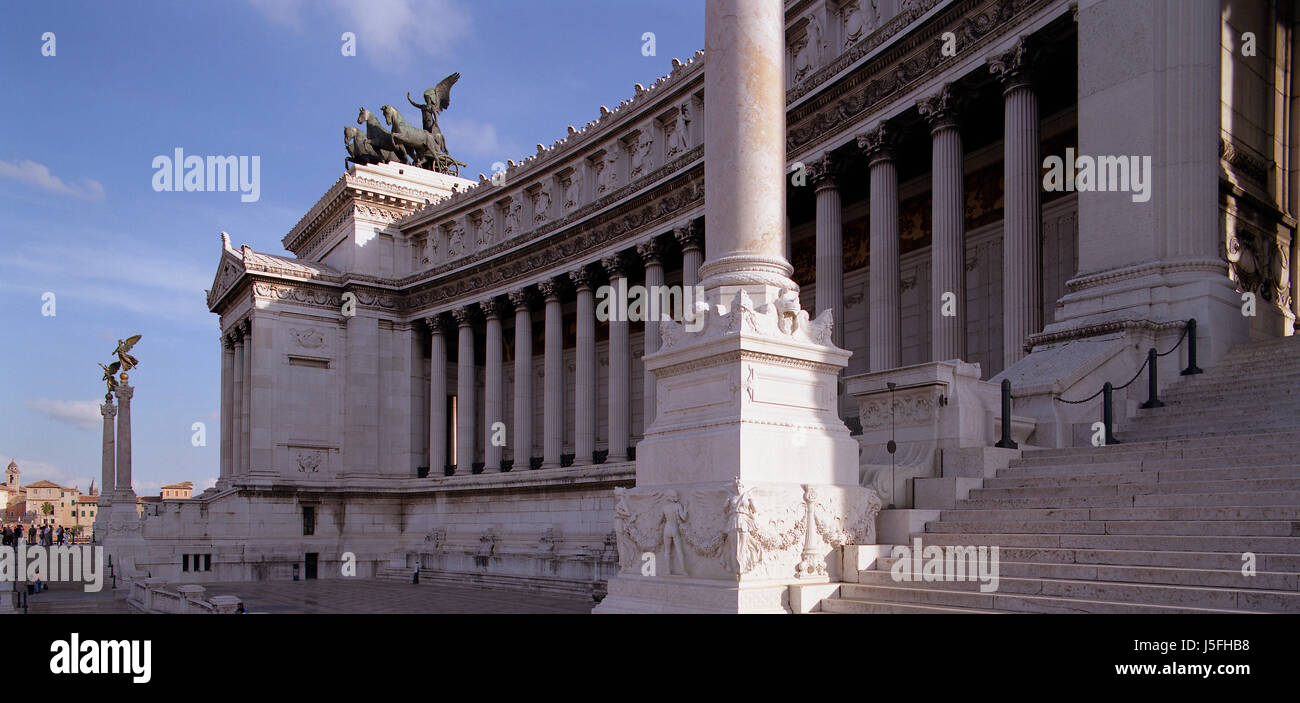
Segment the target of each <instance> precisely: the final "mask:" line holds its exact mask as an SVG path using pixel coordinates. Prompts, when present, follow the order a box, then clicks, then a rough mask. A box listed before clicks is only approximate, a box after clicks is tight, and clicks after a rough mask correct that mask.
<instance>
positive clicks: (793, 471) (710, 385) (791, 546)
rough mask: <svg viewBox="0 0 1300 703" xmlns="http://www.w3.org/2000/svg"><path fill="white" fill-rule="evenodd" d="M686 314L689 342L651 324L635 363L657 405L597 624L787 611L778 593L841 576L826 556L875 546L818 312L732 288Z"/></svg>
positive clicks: (619, 527)
mask: <svg viewBox="0 0 1300 703" xmlns="http://www.w3.org/2000/svg"><path fill="white" fill-rule="evenodd" d="M697 314H700V315H703V316H704V317H705V319H704V322H703V328H702V329H700V330H698V331H696V332H693V333H692V332H687V331H685V329H684V328H683V327H682V325H680V324H677V323H675V322H670V321H665V322H663V323H662V327H661V329H662V330H663V333H662V336H663V345H662V347H661V349H660V351H659V352H657V353H655V354H651V355H648V356H647V357H646V367H647V369H649V370H650V371H651V372H653V373H654V374H655V380H656V384H657V386H658V405H657V409H656V413H655V420H654V422H653V424H651V426H650V427H649V429H648V430H647V432H646V437H645V439H644V440H643V441H642V442H641V443H640V444H639V445H638V446H637V486H636V488H632V489H618V490H617V491H616V496H617V498H616V501H617V503H616V506H615V512H614V515H615V533H616V536H617V540H618V551H619V575H618V576H617V577H616V578H614V579H612V580H611V581H610V584H609V595H608V596H607V597H606V598H605V600H604V601H603V602H602V603H601V605H600V606H599V607H597V609H596V611H597V612H730V613H735V612H789V610H790V600H789V599H790V596H789V593H788V586H790V585H792V584H799V583H818V582H826V581H828V580H831V579H835V578H838V576H839V574H840V564H839V549H838V547H839V546H841V545H844V544H853V543H865V544H869V543H871V542H873V541H874V540H875V518H876V514H877V513H878V512H879V510H880V499H879V498H878V497H877V495H876V493H875V491H873V490H871V489H867V488H862V487H860V486H859V485H858V482H857V444H856V442H855V441H854V440H853V439H852V438H851V437H850V436H849V431H848V428H847V427H845V426H844V423H843V422H841V421H840V419H839V417H838V415H837V413H836V379H837V374H838V372H839V371H840V369H842V368H843V367H844V366H845V365H846V363H847V360H848V357H849V352H847V351H845V350H842V349H838V348H836V347H834V346H831V345H830V334H831V321H830V315H829V314H825V313H824V314H823V315H822V316H821V317H819V318H818V319H817V320H815V321H810V320H809V319H808V314H807V313H806V312H803V311H802V310H800V309H799V306H798V303H797V301H796V299H795V297H794V294H792V293H786V294H785V295H779V296H775V297H774V298H773V300H772V302H771V303H769V304H767V305H763V306H761V307H759V308H757V309H756V308H755V306H754V304H753V302H752V301H751V299H750V297H749V295H748V294H747V293H745V292H743V291H742V292H738V293H736V295H735V297H734V298H732V299H731V301H730V304H729V305H720V304H714V305H704V306H702V307H701V308H700V309H698V311H697Z"/></svg>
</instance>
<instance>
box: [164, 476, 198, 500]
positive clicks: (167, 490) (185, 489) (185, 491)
mask: <svg viewBox="0 0 1300 703" xmlns="http://www.w3.org/2000/svg"><path fill="white" fill-rule="evenodd" d="M193 494H194V484H193V483H191V482H189V481H182V482H181V483H173V484H171V485H170V486H163V487H162V494H161V495H160V496H159V497H160V498H162V499H163V500H172V499H176V498H180V499H185V500H188V499H189V498H190V496H191V495H193Z"/></svg>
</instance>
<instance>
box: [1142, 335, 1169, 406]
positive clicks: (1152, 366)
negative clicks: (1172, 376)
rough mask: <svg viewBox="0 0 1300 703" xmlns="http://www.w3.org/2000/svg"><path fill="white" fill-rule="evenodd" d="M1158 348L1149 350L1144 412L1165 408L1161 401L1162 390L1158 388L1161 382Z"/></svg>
mask: <svg viewBox="0 0 1300 703" xmlns="http://www.w3.org/2000/svg"><path fill="white" fill-rule="evenodd" d="M1157 359H1158V357H1157V356H1156V348H1155V347H1151V348H1150V349H1148V350H1147V402H1145V403H1143V404H1142V408H1143V409H1144V410H1146V409H1149V408H1163V407H1164V406H1165V404H1164V403H1162V402H1161V401H1160V398H1159V393H1160V390H1159V388H1157V386H1158V385H1159V383H1160V381H1159V379H1158V378H1157V376H1156V360H1157Z"/></svg>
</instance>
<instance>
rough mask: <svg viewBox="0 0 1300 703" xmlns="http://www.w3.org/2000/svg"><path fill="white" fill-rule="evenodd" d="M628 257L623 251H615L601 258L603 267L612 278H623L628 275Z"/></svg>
mask: <svg viewBox="0 0 1300 703" xmlns="http://www.w3.org/2000/svg"><path fill="white" fill-rule="evenodd" d="M627 263H628V262H627V259H626V258H625V257H624V256H623V253H622V252H615V253H613V254H610V255H609V256H606V257H604V258H603V259H601V260H600V266H601V268H603V269H605V273H606V274H608V275H609V277H610V278H611V279H613V278H622V277H624V276H626V275H627Z"/></svg>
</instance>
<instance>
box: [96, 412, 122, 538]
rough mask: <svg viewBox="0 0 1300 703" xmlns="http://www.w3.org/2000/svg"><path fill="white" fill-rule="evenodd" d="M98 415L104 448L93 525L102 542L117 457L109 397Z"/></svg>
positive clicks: (105, 530)
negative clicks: (101, 417)
mask: <svg viewBox="0 0 1300 703" xmlns="http://www.w3.org/2000/svg"><path fill="white" fill-rule="evenodd" d="M99 414H100V415H101V416H103V418H104V446H103V454H102V456H101V461H100V466H101V471H100V475H99V501H98V505H96V506H95V507H96V511H95V512H96V515H95V524H96V525H98V526H99V529H98V530H96V532H97V533H98V535H99V538H100V541H103V535H105V534H107V533H108V530H107V529H106V528H107V526H108V519H109V518H108V511H107V508H108V506H109V505H110V504H112V502H113V492H114V490H115V489H116V486H117V476H116V470H117V457H116V456H115V454H114V452H115V449H114V446H113V445H114V443H113V417H114V416H115V415H117V406H116V405H113V397H112V396H111V395H108V396H105V397H104V402H103V403H101V404H100V406H99Z"/></svg>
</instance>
